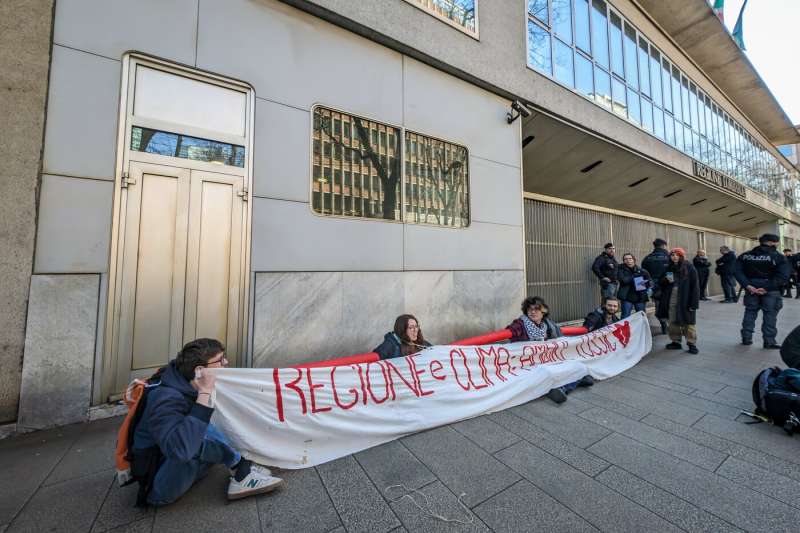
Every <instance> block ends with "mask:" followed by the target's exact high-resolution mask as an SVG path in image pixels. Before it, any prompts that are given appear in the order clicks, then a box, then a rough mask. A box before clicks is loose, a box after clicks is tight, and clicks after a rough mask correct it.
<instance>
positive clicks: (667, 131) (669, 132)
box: [664, 115, 675, 146]
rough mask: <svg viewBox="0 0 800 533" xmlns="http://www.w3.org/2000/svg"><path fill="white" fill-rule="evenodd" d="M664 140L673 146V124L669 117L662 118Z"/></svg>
mask: <svg viewBox="0 0 800 533" xmlns="http://www.w3.org/2000/svg"><path fill="white" fill-rule="evenodd" d="M664 140H665V141H667V144H669V145H670V146H675V123H674V122H673V119H672V117H671V116H670V115H665V116H664Z"/></svg>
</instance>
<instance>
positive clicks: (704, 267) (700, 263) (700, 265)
mask: <svg viewBox="0 0 800 533" xmlns="http://www.w3.org/2000/svg"><path fill="white" fill-rule="evenodd" d="M692 265H694V268H695V269H696V270H697V273H698V274H702V273H703V272H704V271H705V273H706V274H708V271H709V269H710V268H711V261H709V260H708V257H703V256H700V255H696V256H694V259H692Z"/></svg>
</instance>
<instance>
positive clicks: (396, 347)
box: [372, 331, 431, 359]
mask: <svg viewBox="0 0 800 533" xmlns="http://www.w3.org/2000/svg"><path fill="white" fill-rule="evenodd" d="M430 345H431V343H429V342H428V341H425V342H423V343H422V344H421V346H430ZM421 349H422V348H420V350H421ZM372 351H373V352H375V353H377V354H378V355H379V356H380V358H381V359H394V358H395V357H402V355H403V351H402V349H401V347H400V338H399V337H398V336H397V335H396V334H395V333H394V332H393V331H390V332H389V333H387V334H386V335H384V336H383V342H382V343H381V344H380V346H378V347H377V348H375V349H374V350H372Z"/></svg>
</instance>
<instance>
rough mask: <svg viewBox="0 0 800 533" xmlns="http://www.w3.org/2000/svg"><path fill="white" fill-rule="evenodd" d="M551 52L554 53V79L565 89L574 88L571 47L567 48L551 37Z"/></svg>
mask: <svg viewBox="0 0 800 533" xmlns="http://www.w3.org/2000/svg"><path fill="white" fill-rule="evenodd" d="M553 51H554V53H555V57H554V62H553V66H554V68H555V77H556V79H557V80H558V81H560V82H561V83H563V84H564V85H566V86H567V87H570V88H572V87H574V86H575V78H574V75H573V73H572V47H571V46H567V45H566V44H564V43H562V42H561V41H559V40H558V39H556V38H555V37H553Z"/></svg>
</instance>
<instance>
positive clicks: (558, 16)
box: [553, 0, 572, 44]
mask: <svg viewBox="0 0 800 533" xmlns="http://www.w3.org/2000/svg"><path fill="white" fill-rule="evenodd" d="M553 31H554V32H555V33H556V35H558V36H559V38H561V40H562V41H564V42H566V43H567V44H572V0H553Z"/></svg>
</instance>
